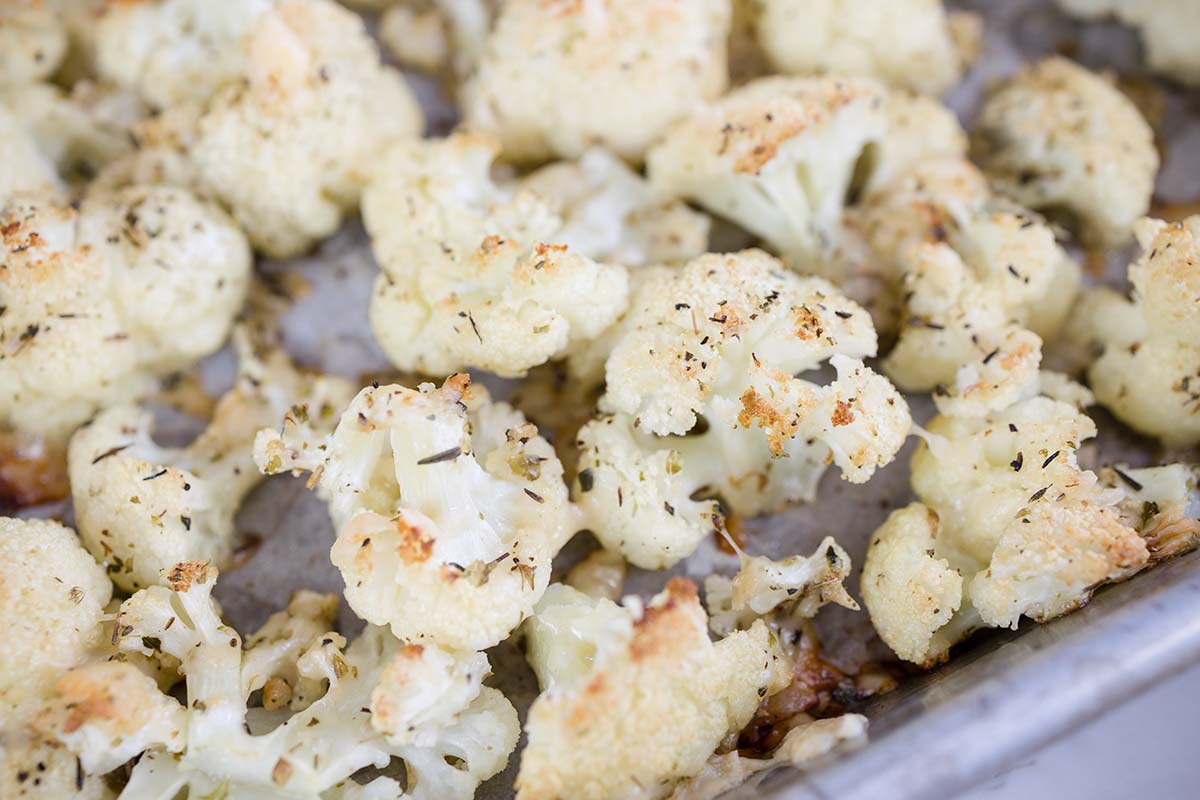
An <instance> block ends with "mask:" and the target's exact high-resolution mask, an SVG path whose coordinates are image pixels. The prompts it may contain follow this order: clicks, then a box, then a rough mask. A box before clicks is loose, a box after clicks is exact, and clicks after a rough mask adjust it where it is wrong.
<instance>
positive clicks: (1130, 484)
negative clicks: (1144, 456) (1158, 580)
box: [1100, 464, 1200, 563]
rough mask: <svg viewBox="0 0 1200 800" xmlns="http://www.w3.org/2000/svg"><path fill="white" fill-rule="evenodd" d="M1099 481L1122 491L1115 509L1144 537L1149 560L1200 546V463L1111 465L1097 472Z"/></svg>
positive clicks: (1166, 557)
mask: <svg viewBox="0 0 1200 800" xmlns="http://www.w3.org/2000/svg"><path fill="white" fill-rule="evenodd" d="M1100 482H1101V483H1103V484H1104V485H1106V486H1109V487H1112V488H1114V489H1119V490H1120V491H1122V492H1123V493H1124V494H1125V499H1123V500H1122V501H1121V502H1120V504H1119V505H1118V506H1117V508H1118V510H1119V511H1120V512H1121V517H1122V519H1124V521H1125V524H1126V525H1128V526H1130V527H1131V528H1134V529H1136V530H1137V531H1138V533H1139V534H1140V535H1141V537H1142V538H1143V539H1145V540H1146V549H1147V550H1149V551H1150V561H1151V563H1156V562H1159V561H1164V560H1166V559H1168V558H1172V557H1174V556H1177V555H1180V554H1181V553H1186V552H1187V551H1189V550H1194V549H1195V548H1196V547H1197V546H1198V545H1200V466H1197V465H1195V464H1168V465H1166V466H1162V467H1144V468H1142V469H1132V468H1130V467H1126V466H1118V467H1110V468H1107V469H1103V470H1101V471H1100Z"/></svg>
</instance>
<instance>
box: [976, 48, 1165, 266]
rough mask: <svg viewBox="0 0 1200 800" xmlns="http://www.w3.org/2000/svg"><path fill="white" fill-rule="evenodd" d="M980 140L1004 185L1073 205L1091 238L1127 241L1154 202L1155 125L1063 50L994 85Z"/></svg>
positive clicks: (1034, 198) (1008, 190)
mask: <svg viewBox="0 0 1200 800" xmlns="http://www.w3.org/2000/svg"><path fill="white" fill-rule="evenodd" d="M975 145H976V148H975V149H976V152H977V155H978V157H979V160H980V162H981V164H982V165H983V167H984V170H985V171H986V172H987V174H988V177H989V178H990V179H991V180H992V181H993V182H994V183H995V184H996V186H997V187H998V188H999V189H1000V191H1002V192H1004V193H1005V194H1007V195H1009V196H1010V197H1013V198H1014V199H1016V200H1017V201H1018V202H1020V203H1021V204H1022V205H1025V206H1027V207H1029V208H1033V209H1036V210H1039V211H1040V210H1045V211H1055V210H1062V211H1065V212H1067V214H1068V215H1069V216H1070V217H1071V219H1072V221H1073V222H1075V223H1076V225H1077V228H1078V229H1079V233H1080V235H1081V237H1082V238H1083V239H1084V240H1085V241H1087V242H1089V243H1091V244H1095V245H1098V246H1100V247H1104V248H1111V247H1117V246H1119V245H1121V244H1124V243H1125V242H1126V241H1127V240H1128V239H1129V236H1130V233H1131V231H1132V228H1133V223H1134V222H1135V221H1136V220H1137V219H1138V217H1140V216H1142V215H1143V214H1145V213H1146V210H1147V209H1148V208H1149V207H1150V197H1151V195H1152V194H1153V192H1154V177H1155V174H1156V173H1157V172H1158V164H1159V159H1158V151H1157V150H1156V149H1155V147H1154V131H1153V130H1151V128H1150V125H1149V124H1147V122H1146V120H1144V119H1143V118H1142V115H1141V113H1140V112H1139V111H1138V109H1137V106H1135V105H1134V104H1133V101H1131V100H1130V99H1129V98H1127V97H1126V96H1125V95H1123V94H1121V92H1120V91H1119V90H1118V89H1117V88H1116V87H1115V86H1113V85H1112V84H1111V83H1110V82H1108V81H1107V80H1105V79H1104V78H1102V77H1100V76H1098V75H1095V74H1093V73H1091V72H1089V71H1088V70H1086V69H1084V68H1083V67H1081V66H1079V65H1077V64H1075V63H1073V62H1071V61H1068V60H1067V59H1065V58H1057V57H1055V58H1048V59H1045V60H1043V61H1040V62H1038V63H1036V64H1034V65H1032V66H1030V67H1027V68H1026V69H1024V70H1023V71H1022V72H1021V73H1020V74H1018V75H1017V76H1016V77H1014V78H1012V79H1010V80H1009V81H1007V82H1006V83H1004V84H1001V85H1000V86H999V87H998V88H996V89H995V90H994V91H992V92H991V94H990V95H989V96H988V98H987V100H986V102H985V103H984V105H983V109H982V111H981V112H980V115H979V120H978V122H977V125H976V138H975Z"/></svg>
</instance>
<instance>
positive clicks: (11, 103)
mask: <svg viewBox="0 0 1200 800" xmlns="http://www.w3.org/2000/svg"><path fill="white" fill-rule="evenodd" d="M143 112H144V108H143V107H142V105H141V103H140V102H138V101H137V99H136V98H135V97H133V96H132V95H131V94H129V93H128V92H123V91H121V90H117V89H114V88H113V87H110V86H102V85H98V84H93V83H90V82H87V81H84V82H80V83H77V84H75V86H74V87H73V88H72V90H71V91H70V92H69V93H68V92H65V91H64V90H62V89H60V88H58V87H57V86H53V85H51V84H48V83H30V84H19V85H7V86H6V85H4V84H3V83H0V157H2V158H0V162H2V163H0V201H7V200H8V199H10V198H12V197H13V196H15V195H17V194H20V193H32V192H41V193H46V194H52V195H54V196H56V197H65V196H66V195H67V190H68V188H70V189H78V188H80V187H82V185H83V184H85V183H87V181H89V180H90V179H91V178H92V176H94V175H95V174H96V173H97V172H98V171H99V170H101V169H103V168H104V167H105V166H106V165H107V164H109V163H110V162H112V161H114V160H119V159H122V158H124V157H127V155H128V153H129V152H130V149H131V148H130V143H129V130H130V128H131V126H132V125H133V124H134V122H135V121H136V120H137V119H139V118H140V117H141V116H142V114H143Z"/></svg>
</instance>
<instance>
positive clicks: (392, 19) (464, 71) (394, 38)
mask: <svg viewBox="0 0 1200 800" xmlns="http://www.w3.org/2000/svg"><path fill="white" fill-rule="evenodd" d="M499 6H500V0H400V2H398V3H391V5H390V6H389V7H388V8H387V10H386V11H384V13H383V16H381V17H380V19H379V29H378V30H379V39H380V40H381V41H382V42H383V44H384V46H385V47H387V49H388V50H389V51H390V52H391V54H392V55H393V56H394V57H395V58H396V60H397V61H398V62H400V63H401V64H403V65H404V66H407V67H413V68H415V69H419V70H423V71H425V72H441V73H446V75H445V77H447V78H450V79H452V80H453V81H455V82H457V81H459V80H461V79H463V78H465V77H466V76H468V75H470V74H471V73H472V72H473V71H474V69H475V66H476V65H477V64H478V63H479V59H480V58H481V57H482V55H483V51H484V48H485V47H486V46H487V37H488V31H489V29H490V28H491V26H492V20H493V18H494V17H495V14H496V9H497V8H498V7H499Z"/></svg>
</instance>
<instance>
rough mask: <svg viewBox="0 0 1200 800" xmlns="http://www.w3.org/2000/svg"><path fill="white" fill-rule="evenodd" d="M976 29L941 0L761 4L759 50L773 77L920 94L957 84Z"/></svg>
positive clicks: (771, 0)
mask: <svg viewBox="0 0 1200 800" xmlns="http://www.w3.org/2000/svg"><path fill="white" fill-rule="evenodd" d="M972 27H977V23H975V22H974V21H972V20H969V19H968V18H967V17H966V16H964V15H947V13H946V10H945V9H944V8H943V7H942V0H903V2H896V0H868V2H859V1H857V0H819V2H816V3H813V2H808V1H807V0H762V3H761V8H760V10H759V13H758V21H757V34H758V41H759V44H760V45H761V46H762V48H763V51H764V52H765V53H766V55H767V58H768V60H769V61H770V62H771V63H772V64H773V65H774V66H775V67H776V68H778V69H779V70H780V71H781V72H785V73H792V74H802V73H813V72H828V73H834V74H839V75H859V76H864V77H869V78H877V79H879V80H882V81H885V82H887V83H889V84H893V85H896V86H903V87H906V88H909V89H913V90H916V91H919V92H924V93H926V94H941V93H942V92H945V91H946V90H948V89H950V88H951V87H952V86H954V84H956V83H958V82H959V80H960V79H961V78H962V73H963V69H964V67H965V66H966V65H967V64H968V63H969V61H970V57H971V52H970V51H971V49H972V48H971V47H969V46H968V47H965V48H964V49H960V41H959V37H960V36H962V37H965V39H966V41H963V42H961V44H963V45H969V44H970V40H971V39H973V38H976V37H977V33H978V32H976V33H975V35H974V36H972V35H971V33H972V31H971V30H970V28H972Z"/></svg>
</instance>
